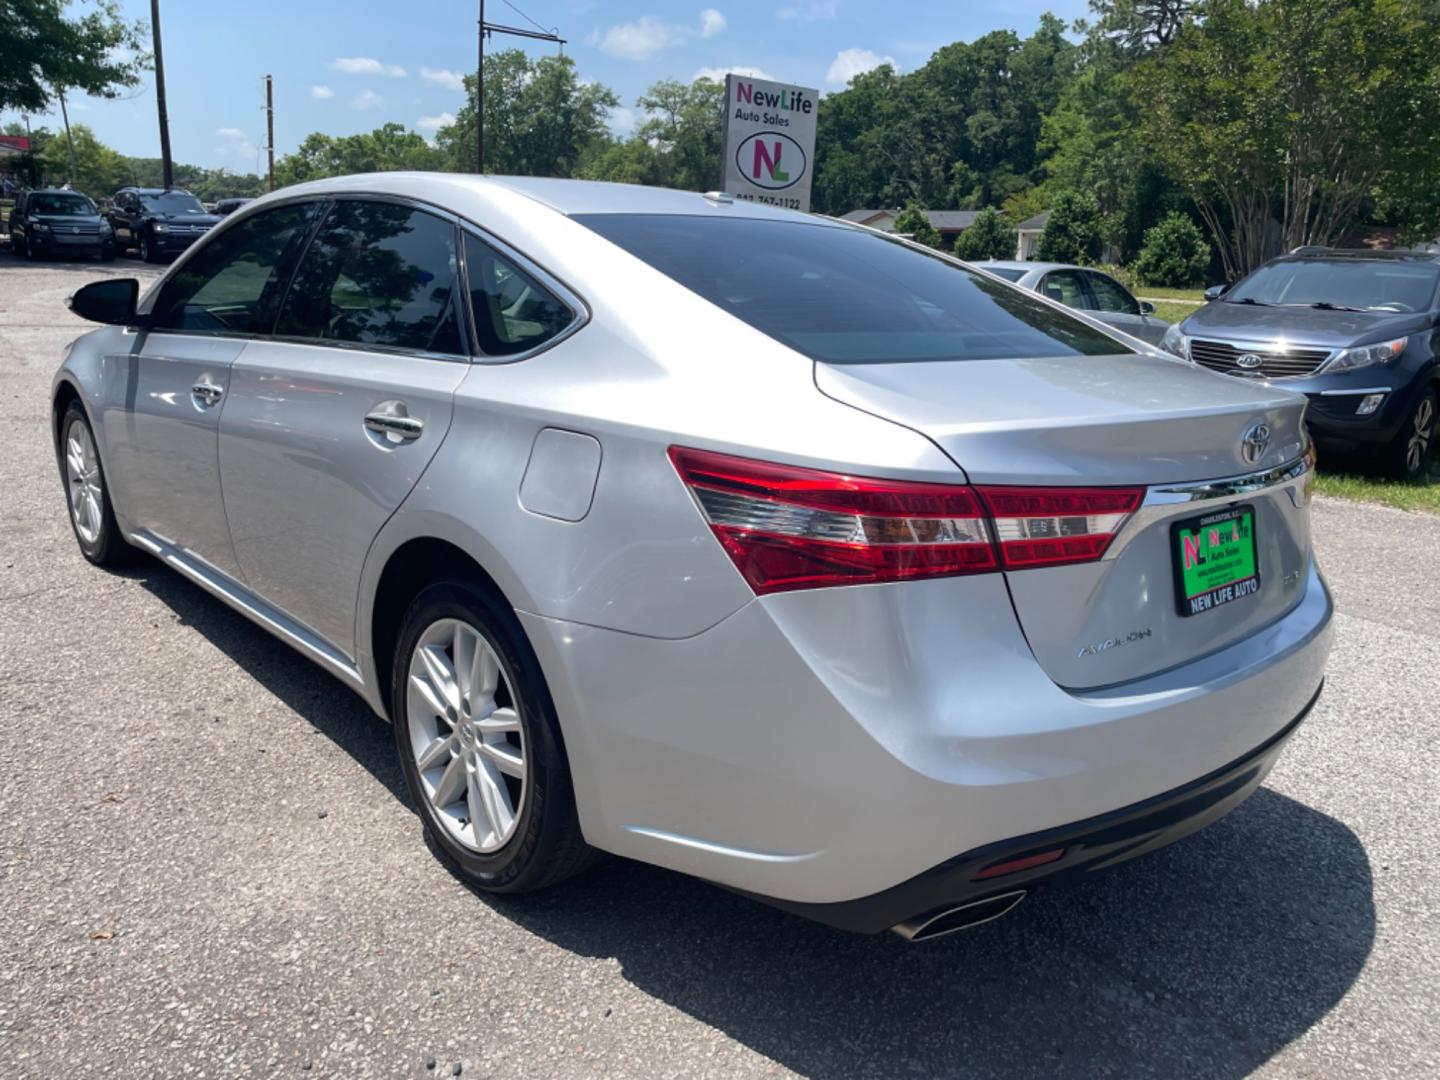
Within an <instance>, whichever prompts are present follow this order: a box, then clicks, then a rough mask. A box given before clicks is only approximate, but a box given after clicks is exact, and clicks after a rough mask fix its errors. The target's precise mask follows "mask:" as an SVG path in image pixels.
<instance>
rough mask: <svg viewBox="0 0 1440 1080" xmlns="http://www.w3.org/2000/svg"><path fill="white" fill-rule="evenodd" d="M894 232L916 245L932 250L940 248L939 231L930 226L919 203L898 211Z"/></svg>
mask: <svg viewBox="0 0 1440 1080" xmlns="http://www.w3.org/2000/svg"><path fill="white" fill-rule="evenodd" d="M895 231H896V232H897V233H904V234H905V235H906V236H908V237H909V238H910V239H911V240H914V241H915V242H916V243H917V244H924V245H925V246H926V247H932V248H938V247H939V246H940V230H939V229H937V228H935V226H934V225H931V224H930V219H929V218H928V217H926V216H925V211H924V210H923V209H921V207H920V204H919V203H915V202H912V203H910V204H909V205H908V206H906V207H905V209H904V210H902V211H900V216H899V217H897V218H896V219H895Z"/></svg>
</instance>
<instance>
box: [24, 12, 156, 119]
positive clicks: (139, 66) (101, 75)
mask: <svg viewBox="0 0 1440 1080" xmlns="http://www.w3.org/2000/svg"><path fill="white" fill-rule="evenodd" d="M69 6H72V5H68V4H67V3H66V2H65V0H4V2H3V3H0V110H6V109H15V110H18V111H20V112H25V113H38V112H44V111H45V110H46V109H48V108H49V107H50V105H51V103H52V101H53V100H54V97H55V92H56V88H61V89H70V88H73V89H76V90H81V91H84V92H85V93H87V94H93V95H94V96H96V97H105V98H113V97H117V96H118V95H119V93H120V91H121V90H122V89H123V88H125V87H129V86H134V85H135V84H136V83H138V82H139V81H140V73H141V72H142V71H143V70H145V69H146V68H147V67H148V66H149V63H150V58H149V56H148V54H147V53H145V51H144V48H143V44H142V43H143V39H144V35H145V33H146V26H145V24H144V23H143V22H127V21H126V20H125V19H123V18H121V15H120V5H119V4H118V3H116V2H115V0H89V2H88V3H86V4H83V5H73V6H81V7H84V8H87V9H89V10H86V11H84V13H83V14H79V15H78V16H77V17H74V18H69V17H67V11H66V9H67V7H69Z"/></svg>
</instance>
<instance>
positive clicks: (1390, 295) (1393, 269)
mask: <svg viewBox="0 0 1440 1080" xmlns="http://www.w3.org/2000/svg"><path fill="white" fill-rule="evenodd" d="M1437 284H1440V266H1437V265H1436V264H1435V263H1430V262H1401V261H1398V260H1396V261H1393V262H1392V261H1390V260H1381V259H1368V260H1367V259H1305V260H1303V261H1302V260H1298V259H1297V260H1296V261H1294V262H1278V263H1271V264H1270V265H1269V266H1262V267H1261V268H1260V269H1259V270H1256V271H1255V272H1254V273H1253V274H1251V275H1250V276H1249V277H1247V278H1246V279H1245V280H1244V281H1242V282H1240V284H1238V285H1236V286H1235V288H1233V289H1231V290H1230V291H1229V292H1228V293H1226V294H1225V299H1226V300H1229V301H1231V302H1232V303H1238V302H1239V301H1242V300H1254V301H1256V302H1257V303H1261V304H1280V305H1286V306H1293V307H1310V306H1312V305H1314V304H1320V305H1323V306H1332V307H1340V308H1358V309H1360V310H1362V311H1392V312H1400V313H1404V312H1414V311H1427V310H1429V308H1430V305H1431V304H1432V303H1433V302H1434V299H1435V287H1436V285H1437Z"/></svg>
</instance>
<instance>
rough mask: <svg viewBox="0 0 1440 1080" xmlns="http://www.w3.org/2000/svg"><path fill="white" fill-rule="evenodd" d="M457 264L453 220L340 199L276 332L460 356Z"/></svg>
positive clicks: (311, 251)
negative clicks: (456, 286) (456, 283)
mask: <svg viewBox="0 0 1440 1080" xmlns="http://www.w3.org/2000/svg"><path fill="white" fill-rule="evenodd" d="M456 267H457V260H456V257H455V227H454V225H452V224H451V223H450V222H448V221H442V220H441V219H440V218H437V217H435V216H434V215H432V214H427V213H425V212H424V211H422V210H412V209H411V208H410V207H408V206H401V205H399V204H396V203H384V202H367V201H362V200H353V199H342V200H341V201H339V202H337V203H336V204H335V206H334V207H333V208H332V209H331V211H330V213H329V214H328V215H326V218H325V220H324V221H323V222H321V224H320V228H319V229H318V230H317V231H316V234H315V239H314V240H313V241H312V242H311V244H310V248H309V250H307V251H306V252H305V257H304V258H303V259H302V260H301V262H300V268H299V270H297V271H296V273H295V283H294V284H293V285H292V286H291V287H290V294H289V295H288V296H287V297H286V298H285V306H284V308H283V309H282V310H281V312H280V319H279V321H278V322H277V323H276V326H275V333H276V334H277V335H280V336H282V337H302V338H316V339H319V340H323V341H345V342H353V343H355V344H358V345H377V346H382V347H386V348H395V349H410V350H414V351H417V352H438V353H455V354H458V353H460V352H462V351H463V350H462V346H461V340H460V330H459V325H460V321H459V314H458V312H457V310H456V301H457V299H458V298H457V297H456V295H455V291H456V290H455V279H456Z"/></svg>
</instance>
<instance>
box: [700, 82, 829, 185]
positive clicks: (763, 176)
mask: <svg viewBox="0 0 1440 1080" xmlns="http://www.w3.org/2000/svg"><path fill="white" fill-rule="evenodd" d="M819 108H820V94H819V91H816V90H811V89H809V88H807V87H803V86H791V85H790V84H789V83H777V82H767V81H766V80H764V79H752V78H750V77H749V76H746V75H726V76H725V165H724V172H723V174H722V176H721V184H720V188H721V190H722V191H724V192H726V193H727V194H730V195H733V196H735V198H737V199H749V200H752V201H754V202H763V203H767V204H769V205H770V206H783V207H785V208H786V209H788V210H801V211H804V212H806V213H808V212H809V210H810V181H811V178H812V174H813V172H814V164H815V117H816V114H817V113H818V112H819Z"/></svg>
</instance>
